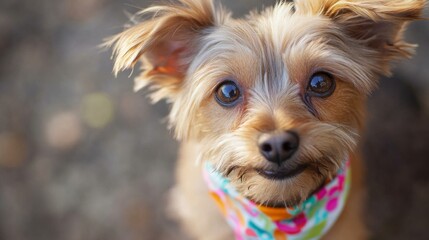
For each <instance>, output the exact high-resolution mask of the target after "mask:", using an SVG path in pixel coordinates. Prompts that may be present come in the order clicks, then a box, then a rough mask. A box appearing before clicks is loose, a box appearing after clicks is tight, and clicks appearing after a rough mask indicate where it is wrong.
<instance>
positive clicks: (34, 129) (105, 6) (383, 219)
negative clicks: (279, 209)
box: [0, 0, 429, 240]
mask: <svg viewBox="0 0 429 240" xmlns="http://www.w3.org/2000/svg"><path fill="white" fill-rule="evenodd" d="M153 2H154V1H145V0H121V1H115V0H61V1H52V0H38V1H34V0H19V1H17V0H0V239H5V240H28V239H31V240H33V239H34V240H50V239H61V240H81V239H82V240H98V239H100V240H110V239H112V240H114V239H121V240H128V239H129V240H134V239H186V237H185V236H184V235H183V234H181V233H180V230H179V228H178V226H177V224H176V223H175V222H173V221H171V220H169V219H168V218H167V217H166V214H165V213H164V211H165V208H166V206H165V203H166V201H165V200H166V196H167V194H168V189H169V188H170V187H171V186H172V184H173V181H174V172H173V169H174V165H175V159H176V151H177V148H178V146H177V143H176V142H174V141H173V140H172V139H171V136H170V133H169V132H168V131H167V130H166V128H165V121H162V119H164V117H165V116H166V115H167V112H168V106H166V105H165V104H164V103H160V104H157V105H155V106H152V105H149V103H148V102H149V101H148V99H147V98H146V97H145V96H144V94H143V93H141V92H139V93H133V92H132V85H133V84H132V78H128V74H129V72H127V73H123V74H120V75H119V76H118V78H117V79H115V78H114V76H113V74H112V73H111V69H112V62H111V60H110V52H103V51H101V50H100V49H98V48H97V45H98V44H100V43H101V42H102V40H103V38H105V37H107V36H110V35H112V34H115V33H118V32H119V31H121V30H122V29H123V25H124V24H125V23H126V22H127V21H128V18H127V14H126V12H130V13H135V12H137V11H138V10H139V9H141V8H144V7H146V6H148V5H150V4H151V3H153ZM223 2H224V4H225V5H227V6H228V7H229V8H230V9H232V10H234V12H235V16H241V15H242V14H243V13H246V12H247V11H249V10H251V9H254V8H256V7H258V8H261V7H262V6H269V5H272V4H273V3H274V0H267V1H263V0H259V1H258V0H234V1H226V0H224V1H223ZM426 16H429V13H428V12H427V11H426ZM407 39H408V40H409V41H411V42H414V43H418V44H419V45H420V47H419V49H418V51H417V56H416V57H415V58H414V59H413V60H409V61H404V62H401V63H400V64H398V68H397V71H396V74H395V77H394V78H392V79H383V80H382V81H381V84H380V85H381V89H380V90H379V91H377V92H375V93H374V96H373V97H372V98H371V99H370V101H369V103H368V105H369V121H368V131H367V134H366V136H365V139H366V140H365V141H364V144H363V147H362V148H363V152H364V155H365V159H366V161H367V166H368V176H367V181H368V183H369V193H368V205H367V209H366V214H365V216H366V219H367V223H368V225H369V227H370V228H371V230H372V231H373V233H374V239H429V233H428V231H427V228H428V226H429V219H428V215H429V204H428V203H429V121H428V120H429V79H428V76H429V67H428V61H429V22H428V21H426V22H424V21H422V22H418V23H413V24H412V25H411V26H410V29H409V31H408V32H407Z"/></svg>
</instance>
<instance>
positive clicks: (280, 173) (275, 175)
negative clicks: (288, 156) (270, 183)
mask: <svg viewBox="0 0 429 240" xmlns="http://www.w3.org/2000/svg"><path fill="white" fill-rule="evenodd" d="M306 168H307V165H299V166H297V167H295V168H292V169H290V168H279V169H255V171H256V172H257V173H258V174H259V175H261V176H262V177H264V178H266V179H270V180H277V181H278V180H285V179H288V178H292V177H295V176H297V175H298V174H300V173H302V172H303V171H304V170H305V169H306Z"/></svg>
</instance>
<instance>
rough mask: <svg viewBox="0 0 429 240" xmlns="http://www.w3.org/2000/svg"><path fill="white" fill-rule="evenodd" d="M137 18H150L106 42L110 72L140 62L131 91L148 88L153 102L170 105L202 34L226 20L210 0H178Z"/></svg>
mask: <svg viewBox="0 0 429 240" xmlns="http://www.w3.org/2000/svg"><path fill="white" fill-rule="evenodd" d="M138 15H151V16H152V18H151V19H148V20H146V21H143V22H140V23H138V24H135V25H134V26H132V27H130V28H128V29H126V30H124V31H123V32H122V33H119V34H118V35H116V36H113V37H112V38H110V39H108V40H107V41H106V43H105V44H104V46H108V47H109V46H113V57H114V59H115V64H114V69H113V70H114V72H115V74H117V73H118V72H120V71H122V70H125V69H128V68H133V67H134V65H135V64H136V63H137V62H138V61H141V63H142V68H143V72H142V73H141V75H140V76H139V77H137V78H136V79H135V85H134V90H135V91H137V90H140V89H142V88H144V87H145V86H148V85H150V86H151V90H152V95H151V97H152V99H153V101H158V100H160V99H167V100H168V101H174V98H175V96H176V95H177V93H178V91H179V90H180V86H181V84H182V81H183V80H184V78H185V75H186V72H187V69H188V67H189V65H190V63H191V61H192V59H193V58H194V55H195V54H196V53H197V52H198V48H199V46H200V45H201V44H200V41H201V38H202V37H203V36H204V34H207V33H208V32H209V31H210V28H213V27H215V26H217V25H220V24H221V23H222V22H223V21H224V19H225V18H226V17H227V16H228V13H227V12H225V11H224V10H223V9H222V8H221V6H218V7H216V6H215V5H214V3H213V0H179V1H177V2H176V3H172V4H169V5H160V6H153V7H150V8H148V9H145V10H143V11H142V12H140V13H139V14H138Z"/></svg>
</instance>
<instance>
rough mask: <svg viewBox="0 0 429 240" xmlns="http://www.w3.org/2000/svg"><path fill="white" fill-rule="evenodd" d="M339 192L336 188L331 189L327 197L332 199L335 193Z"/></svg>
mask: <svg viewBox="0 0 429 240" xmlns="http://www.w3.org/2000/svg"><path fill="white" fill-rule="evenodd" d="M339 192H340V188H339V187H338V186H336V187H333V188H331V190H329V197H333V196H334V195H335V194H336V193H339Z"/></svg>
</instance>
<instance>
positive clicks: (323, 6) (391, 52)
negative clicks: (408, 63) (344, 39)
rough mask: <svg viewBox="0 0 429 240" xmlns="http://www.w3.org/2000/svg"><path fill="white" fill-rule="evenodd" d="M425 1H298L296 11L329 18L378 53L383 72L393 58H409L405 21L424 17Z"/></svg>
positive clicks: (409, 49) (411, 48)
mask: <svg viewBox="0 0 429 240" xmlns="http://www.w3.org/2000/svg"><path fill="white" fill-rule="evenodd" d="M424 6H425V0H310V1H309V0H295V8H296V12H297V13H299V14H304V15H324V16H327V17H329V18H330V19H331V20H332V21H333V22H334V23H335V24H337V25H338V26H339V27H340V28H341V29H343V31H346V32H347V34H348V35H349V36H350V37H352V38H353V39H356V40H358V41H359V42H360V43H361V44H363V45H364V46H365V47H369V48H370V50H373V51H375V52H376V53H377V56H376V57H377V59H379V61H380V63H379V64H380V66H382V67H383V69H381V70H382V72H381V73H383V74H389V73H390V64H389V63H390V62H391V61H392V60H396V59H401V58H409V57H411V56H412V54H413V53H414V48H415V47H416V46H415V45H413V44H409V43H406V42H405V41H403V32H404V31H403V30H404V28H405V26H406V23H407V22H409V21H412V20H417V19H420V18H421V13H422V10H423V8H424Z"/></svg>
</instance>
